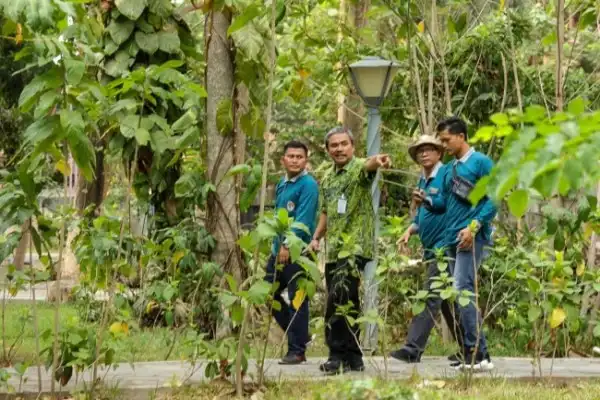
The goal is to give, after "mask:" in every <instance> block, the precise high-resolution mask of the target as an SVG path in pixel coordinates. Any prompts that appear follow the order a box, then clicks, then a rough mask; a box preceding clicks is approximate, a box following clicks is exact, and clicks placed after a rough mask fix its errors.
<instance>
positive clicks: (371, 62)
mask: <svg viewBox="0 0 600 400" xmlns="http://www.w3.org/2000/svg"><path fill="white" fill-rule="evenodd" d="M399 68H400V64H398V63H397V62H395V61H388V60H384V59H382V58H380V57H364V58H363V59H362V60H360V61H358V62H355V63H354V64H351V65H350V75H352V81H353V82H354V87H355V88H356V91H357V92H358V95H359V96H360V97H361V98H362V99H363V101H364V102H365V104H366V105H367V106H368V107H379V106H380V105H381V103H382V102H383V99H384V98H385V96H386V95H387V93H388V92H389V90H390V87H391V86H392V81H393V80H394V76H395V75H396V73H397V72H398V69H399Z"/></svg>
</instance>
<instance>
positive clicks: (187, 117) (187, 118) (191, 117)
mask: <svg viewBox="0 0 600 400" xmlns="http://www.w3.org/2000/svg"><path fill="white" fill-rule="evenodd" d="M195 123H196V113H194V112H193V111H192V110H188V111H187V112H186V113H185V114H183V115H182V116H181V117H180V118H179V119H178V120H177V121H175V122H174V123H173V126H172V127H171V129H173V132H175V133H179V132H183V131H185V130H186V129H188V128H189V127H191V126H193V125H194V124H195Z"/></svg>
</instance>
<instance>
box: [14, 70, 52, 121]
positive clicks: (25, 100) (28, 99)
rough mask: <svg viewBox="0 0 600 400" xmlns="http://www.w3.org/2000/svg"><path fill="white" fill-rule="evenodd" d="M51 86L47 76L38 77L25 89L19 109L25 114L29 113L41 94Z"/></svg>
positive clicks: (20, 98)
mask: <svg viewBox="0 0 600 400" xmlns="http://www.w3.org/2000/svg"><path fill="white" fill-rule="evenodd" d="M49 87H50V84H49V80H48V77H47V76H46V75H42V76H36V77H35V78H33V79H32V80H31V82H29V83H28V84H27V86H25V87H24V88H23V90H22V91H21V95H20V96H19V107H20V108H21V110H22V111H23V112H28V111H29V110H30V109H31V107H32V106H33V104H34V103H35V101H36V100H37V99H38V98H39V96H40V94H41V93H42V92H43V91H45V90H47V89H49Z"/></svg>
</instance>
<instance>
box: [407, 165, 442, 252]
mask: <svg viewBox="0 0 600 400" xmlns="http://www.w3.org/2000/svg"><path fill="white" fill-rule="evenodd" d="M446 167H447V166H446V165H444V164H442V163H441V162H440V163H438V165H436V166H435V168H434V169H433V171H432V172H431V176H430V177H429V178H427V179H426V178H425V177H424V176H421V179H419V183H418V185H417V186H418V187H419V189H423V190H424V191H425V195H426V197H427V198H428V200H427V201H430V202H431V203H434V202H436V203H439V202H440V198H441V197H442V196H443V191H444V178H445V170H446ZM413 224H414V225H415V226H416V227H417V232H418V233H419V238H420V239H421V243H422V244H423V248H424V249H425V250H435V249H439V248H442V247H444V239H445V229H446V213H444V212H443V211H440V210H435V209H434V208H433V207H431V206H430V205H429V204H426V203H423V204H422V205H421V206H420V207H419V208H418V209H417V214H416V215H415V218H414V220H413Z"/></svg>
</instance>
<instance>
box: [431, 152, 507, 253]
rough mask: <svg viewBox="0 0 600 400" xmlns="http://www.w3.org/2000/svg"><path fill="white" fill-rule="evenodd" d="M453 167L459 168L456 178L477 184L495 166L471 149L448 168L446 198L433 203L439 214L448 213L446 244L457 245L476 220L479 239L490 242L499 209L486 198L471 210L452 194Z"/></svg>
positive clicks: (484, 156) (481, 154) (445, 185)
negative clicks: (465, 230)
mask: <svg viewBox="0 0 600 400" xmlns="http://www.w3.org/2000/svg"><path fill="white" fill-rule="evenodd" d="M454 166H456V175H457V176H459V177H462V178H464V179H466V180H468V181H469V182H471V183H472V184H476V183H477V182H478V181H479V180H480V179H481V178H483V177H484V176H486V175H489V173H490V172H491V170H492V168H493V166H494V163H493V161H492V160H491V159H490V158H489V157H488V156H486V155H485V154H483V153H480V152H478V151H475V150H474V149H471V150H469V151H468V152H467V154H465V155H464V156H463V157H462V158H461V159H460V160H453V161H451V162H449V163H448V164H447V165H446V168H445V174H444V175H445V177H444V190H443V195H442V196H439V197H437V198H435V199H432V204H433V208H434V209H435V210H436V211H438V212H439V211H443V210H445V211H446V235H445V237H446V238H445V244H446V245H448V246H454V245H456V244H458V233H459V232H460V231H461V230H463V229H464V228H466V227H467V226H469V225H470V224H471V221H473V220H477V221H479V223H480V224H481V228H480V229H479V232H478V234H477V237H478V238H480V239H483V240H490V239H491V234H492V220H493V219H494V217H495V216H496V212H497V210H496V206H495V205H494V203H493V202H492V200H490V199H489V197H487V196H486V197H484V198H483V199H481V200H480V201H479V203H477V204H476V205H474V206H472V205H471V204H468V203H466V202H464V201H463V200H461V199H460V198H459V197H458V196H456V195H455V194H453V193H452V185H453V178H454V172H453V169H454V168H453V167H454Z"/></svg>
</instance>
